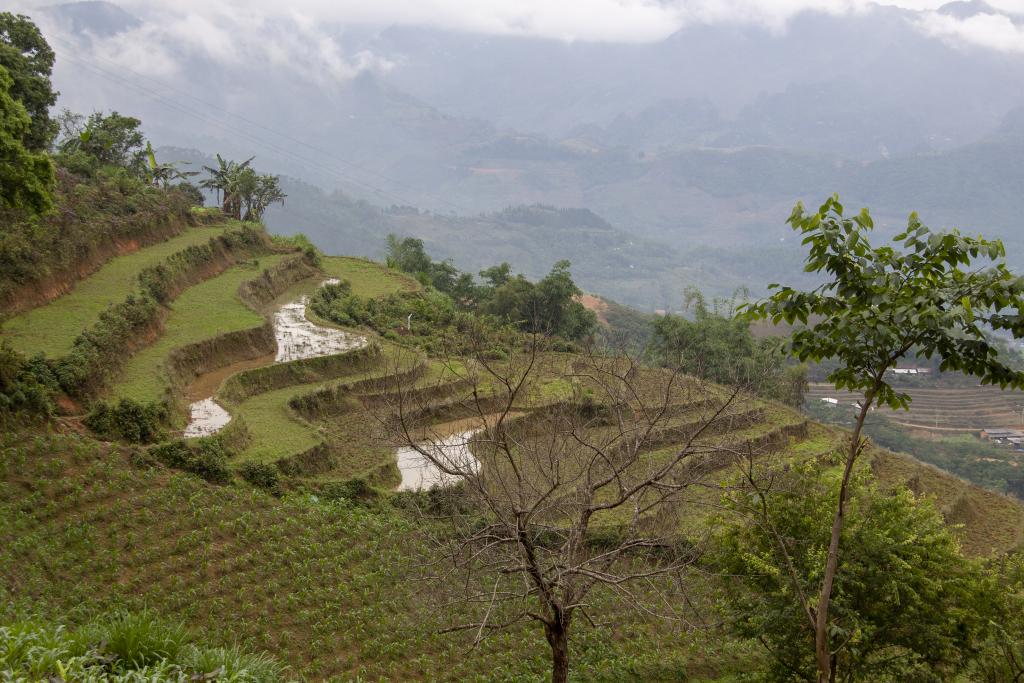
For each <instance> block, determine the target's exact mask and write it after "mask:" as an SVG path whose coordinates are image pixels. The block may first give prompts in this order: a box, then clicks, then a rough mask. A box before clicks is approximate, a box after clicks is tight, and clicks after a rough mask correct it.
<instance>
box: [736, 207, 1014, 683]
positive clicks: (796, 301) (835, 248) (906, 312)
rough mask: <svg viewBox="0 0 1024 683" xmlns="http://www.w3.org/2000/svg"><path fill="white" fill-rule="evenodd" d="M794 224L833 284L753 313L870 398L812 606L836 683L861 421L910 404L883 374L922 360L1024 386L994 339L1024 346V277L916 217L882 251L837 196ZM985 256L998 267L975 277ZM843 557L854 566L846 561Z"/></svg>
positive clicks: (774, 299)
mask: <svg viewBox="0 0 1024 683" xmlns="http://www.w3.org/2000/svg"><path fill="white" fill-rule="evenodd" d="M788 222H789V223H790V224H791V225H792V226H793V228H794V229H795V230H798V231H799V232H800V233H801V234H802V235H803V238H804V239H803V241H804V244H806V245H808V246H809V249H810V254H809V256H808V258H807V263H806V267H805V270H807V271H808V272H815V273H825V274H827V277H826V282H825V283H824V284H822V285H821V286H819V287H817V288H816V289H814V290H811V291H798V290H795V289H793V288H791V287H780V286H778V285H773V286H772V289H774V290H776V291H775V292H774V294H772V295H771V296H770V297H769V298H768V299H766V300H764V301H761V302H758V303H757V304H754V305H752V306H750V307H749V310H748V313H749V315H750V316H751V317H753V318H761V319H764V318H770V319H771V320H772V321H773V322H775V323H778V322H780V321H782V320H785V321H786V322H787V323H790V324H792V323H795V322H797V321H799V322H800V323H801V324H802V325H803V327H800V328H798V329H796V330H795V331H794V332H793V334H792V337H791V338H790V340H789V342H788V350H789V352H790V353H791V354H792V355H794V356H796V357H798V358H799V359H800V360H802V361H806V360H813V361H822V360H826V359H832V360H834V361H835V362H836V367H835V369H834V370H833V371H832V372H831V373H830V374H829V376H828V379H829V381H831V382H832V383H833V384H835V385H836V386H837V387H838V388H841V389H849V390H850V391H855V392H864V398H863V400H862V401H861V402H860V409H859V410H858V414H857V421H856V422H855V423H854V427H853V434H852V436H851V439H850V443H849V447H848V448H847V450H846V454H845V464H844V467H843V473H842V478H841V485H840V487H839V491H838V495H837V497H836V501H835V507H834V514H833V521H832V532H831V539H830V542H829V546H828V552H827V554H826V555H825V556H824V558H823V566H822V569H821V574H820V576H821V579H820V587H819V590H818V595H817V596H815V598H814V599H813V600H811V599H808V600H807V601H806V613H807V614H806V616H807V620H808V626H809V627H810V628H811V630H812V632H813V633H814V653H815V661H816V663H817V672H818V673H817V675H818V680H819V681H822V682H823V681H831V680H835V679H836V676H837V666H838V664H839V663H838V661H837V653H838V652H839V651H840V650H841V649H842V648H843V647H844V642H845V641H844V639H843V638H842V637H841V636H840V635H838V633H839V631H838V630H837V628H836V622H835V619H834V618H833V616H832V610H831V601H832V596H833V592H834V586H835V583H836V577H837V575H838V573H839V560H840V552H839V551H840V545H841V539H842V530H843V524H844V519H845V516H846V507H847V501H848V499H849V482H850V477H851V475H852V473H853V469H854V464H855V463H856V460H857V457H858V456H859V455H860V453H861V451H862V450H863V448H864V441H863V440H862V438H861V430H862V428H863V426H864V420H865V418H866V417H867V415H868V411H869V410H871V407H872V406H873V405H875V404H876V403H882V404H885V405H888V406H890V407H892V408H900V407H903V408H906V407H907V406H908V405H909V403H910V396H909V395H908V394H906V393H902V392H900V391H898V390H897V389H895V388H894V387H892V386H891V385H890V384H889V383H888V382H887V381H886V379H887V375H886V371H887V370H889V368H891V367H893V366H894V365H895V364H896V362H897V361H898V360H899V359H900V358H902V357H903V356H904V355H906V354H908V353H911V352H914V353H917V354H919V355H923V356H925V357H927V358H931V357H932V356H937V357H939V358H940V359H941V364H940V367H941V369H942V370H958V371H961V372H964V373H966V374H970V375H974V376H977V377H979V378H980V379H981V382H982V383H984V384H991V383H997V384H999V385H1000V386H1001V387H1004V388H1005V387H1007V386H1011V387H1014V388H1020V387H1024V373H1020V372H1017V371H1016V370H1014V369H1013V368H1011V367H1010V366H1008V365H1006V364H1005V363H1003V362H1002V360H1001V359H1000V358H999V357H998V352H997V350H996V348H995V347H994V346H993V345H992V344H991V343H990V342H989V340H988V336H987V335H986V329H994V330H1007V331H1009V332H1010V333H1011V334H1012V335H1013V336H1014V337H1020V336H1024V315H1022V314H1021V312H1020V311H1021V310H1024V297H1022V294H1024V279H1022V278H1020V277H1017V276H1015V275H1013V274H1012V273H1011V272H1010V271H1009V270H1008V269H1007V268H1006V265H1005V264H1004V263H1003V262H1002V261H1001V260H1000V259H1002V258H1003V257H1004V256H1005V250H1004V248H1003V245H1002V243H1001V242H999V241H989V240H985V239H983V238H981V237H978V238H973V237H965V236H963V235H961V234H960V233H959V232H957V231H955V230H954V231H951V232H945V233H932V232H931V231H930V230H929V229H928V228H927V227H925V226H924V225H922V224H921V222H920V220H919V219H918V217H917V215H916V214H911V215H910V219H909V221H908V224H907V229H906V230H905V231H904V232H902V233H900V234H899V235H896V237H895V238H894V244H893V246H883V247H877V248H876V247H873V246H871V244H870V242H869V241H868V233H869V232H870V230H871V229H872V227H873V223H872V220H871V216H870V215H869V214H868V211H867V209H863V210H861V212H860V213H859V214H858V215H856V216H854V217H852V218H847V217H845V216H844V215H843V206H842V204H840V203H839V198H838V196H835V195H834V196H832V197H830V198H829V199H828V200H827V201H826V202H825V203H824V204H823V205H822V206H821V207H820V208H819V209H818V211H817V212H816V213H807V212H805V210H804V207H803V205H802V204H797V205H796V207H795V208H794V209H793V213H792V214H791V215H790V217H789V219H788ZM901 243H902V249H900V244H901ZM978 258H983V259H988V260H990V261H992V262H993V265H990V266H987V267H978V268H973V269H968V267H969V266H970V265H971V262H972V260H975V259H978ZM809 321H810V322H809ZM844 557H846V560H845V561H846V562H850V561H852V558H851V557H849V554H845V555H844Z"/></svg>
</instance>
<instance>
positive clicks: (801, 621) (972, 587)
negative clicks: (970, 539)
mask: <svg viewBox="0 0 1024 683" xmlns="http://www.w3.org/2000/svg"><path fill="white" fill-rule="evenodd" d="M852 483H853V487H852V489H853V495H852V497H851V504H850V508H849V512H848V517H847V521H846V524H845V526H844V528H843V539H842V548H843V554H842V572H840V573H839V575H838V577H837V579H836V584H835V588H834V592H833V595H832V614H833V621H832V624H831V632H832V637H833V639H834V641H835V642H836V643H837V645H836V657H837V664H838V666H837V670H838V672H839V680H843V681H853V680H871V681H883V680H888V681H908V680H950V679H952V678H953V677H954V676H955V674H956V673H957V672H958V671H961V670H962V669H963V668H964V667H965V665H966V664H967V663H968V661H969V657H970V653H971V652H972V650H973V649H974V648H976V647H977V646H978V644H979V640H980V639H981V638H982V637H983V634H984V632H985V628H986V626H985V624H986V619H987V608H986V607H985V606H984V602H985V601H984V598H983V597H982V594H983V593H984V592H986V591H987V589H989V588H990V587H989V586H988V585H986V584H985V580H984V577H983V575H982V573H981V572H980V570H979V569H978V567H976V566H975V565H974V564H972V563H971V562H970V561H968V560H966V559H965V558H964V557H963V556H962V554H961V552H960V549H959V547H958V545H957V542H956V540H955V539H954V537H953V535H952V533H951V531H950V530H949V528H948V527H947V526H946V525H945V522H944V521H943V519H942V516H941V515H940V514H939V513H938V511H936V510H935V508H934V506H933V505H932V504H931V502H930V501H928V500H918V499H915V498H914V495H913V494H912V493H911V492H910V491H908V490H906V489H901V490H897V491H895V492H887V491H884V490H882V489H881V488H880V487H879V486H878V485H877V484H876V483H873V482H872V481H871V480H870V475H869V473H867V472H864V473H862V474H860V475H858V476H856V477H855V479H854V481H853V482H852ZM838 486H839V482H838V480H837V479H836V478H835V477H823V476H821V472H820V470H818V469H817V466H816V464H814V463H809V464H802V465H799V466H797V467H795V468H793V469H791V470H789V471H788V472H786V473H785V474H784V475H781V476H779V475H776V478H775V480H774V483H773V487H772V489H771V490H768V491H766V492H765V491H761V492H755V491H752V490H749V489H747V490H743V489H737V490H734V491H733V492H731V493H729V494H727V495H726V496H725V497H724V500H723V502H724V504H725V505H726V507H727V509H730V510H732V511H735V512H739V513H740V514H741V519H742V520H744V521H738V522H732V523H728V524H727V526H726V527H725V531H724V533H722V534H721V537H720V545H719V548H718V550H717V551H716V553H717V560H718V561H719V562H720V568H721V570H722V571H723V572H724V573H726V574H730V575H735V576H737V577H738V579H737V581H738V582H739V583H741V584H743V585H742V586H737V587H735V588H734V589H733V590H727V591H726V592H725V597H726V601H727V604H728V606H729V613H730V615H731V621H730V625H731V628H732V629H733V630H734V631H735V632H736V633H737V634H738V635H740V636H742V637H746V638H756V639H758V640H759V641H760V642H761V643H762V644H763V645H764V646H765V647H766V648H767V650H768V651H769V653H770V654H771V656H772V663H771V666H770V668H769V669H768V671H767V672H766V675H767V678H768V679H769V680H779V681H782V680H793V679H794V678H798V679H808V680H810V679H813V678H814V674H815V666H816V664H815V659H814V656H813V654H814V647H813V645H814V630H813V629H812V628H811V626H810V624H809V622H808V618H807V615H806V613H805V612H804V610H803V609H802V607H801V606H800V604H799V602H798V601H796V600H794V596H793V594H794V592H802V593H804V594H813V593H814V592H816V590H817V587H818V585H819V583H820V581H821V571H822V559H823V557H824V555H825V553H826V550H827V548H828V545H829V531H830V527H831V525H832V514H833V506H834V500H835V498H836V496H837V494H838ZM762 496H763V497H762Z"/></svg>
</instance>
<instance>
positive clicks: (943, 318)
mask: <svg viewBox="0 0 1024 683" xmlns="http://www.w3.org/2000/svg"><path fill="white" fill-rule="evenodd" d="M788 222H789V223H790V224H791V225H792V226H793V228H794V229H795V230H798V231H800V233H801V234H802V235H803V236H804V244H807V245H809V247H810V255H809V257H808V260H807V264H806V267H805V269H806V270H807V271H808V272H816V273H820V272H822V271H824V272H826V273H827V274H828V276H829V278H830V279H829V280H828V281H827V282H826V283H825V284H823V285H821V286H820V287H818V288H816V289H814V290H812V291H807V292H803V291H797V290H795V289H792V288H791V287H780V286H779V285H772V286H771V288H772V289H774V290H776V291H775V293H774V294H773V295H772V296H771V297H770V298H768V299H767V300H765V301H762V302H759V303H757V304H755V305H752V306H750V307H748V309H747V312H748V314H749V315H750V316H751V317H754V318H762V319H763V318H770V319H771V320H772V322H773V323H779V322H780V321H783V320H785V321H786V322H787V323H789V324H793V323H794V322H797V321H799V322H800V323H802V324H803V325H804V326H805V327H801V328H798V329H796V330H795V331H794V332H793V335H792V338H791V340H790V342H789V350H790V352H791V353H792V354H793V355H794V356H797V357H798V358H800V360H802V361H806V360H813V361H820V360H823V359H829V358H834V359H838V360H839V361H840V364H839V366H838V367H837V368H836V369H835V370H833V371H832V372H831V373H830V374H829V376H828V380H829V381H830V382H832V383H833V384H835V386H836V387H837V388H839V389H849V390H850V391H871V392H872V394H873V398H876V399H877V400H878V401H879V402H881V403H885V404H887V405H889V406H890V407H892V408H899V407H906V406H907V404H908V403H909V401H910V398H909V396H907V395H906V394H904V393H900V392H899V391H897V390H896V389H894V388H893V387H892V386H891V385H890V384H889V383H888V382H887V381H886V380H885V370H887V369H888V368H890V367H892V366H894V364H895V363H896V361H897V360H898V359H900V358H902V357H903V355H904V354H906V353H907V352H909V351H911V350H914V351H915V352H916V353H917V354H918V355H923V356H925V357H926V358H931V357H932V356H938V357H940V358H941V359H942V361H941V364H940V369H941V370H959V371H962V372H965V373H967V374H971V375H975V376H976V377H978V378H979V379H980V380H981V382H982V383H983V384H999V386H1001V387H1003V388H1006V387H1007V386H1012V387H1014V388H1020V387H1024V373H1019V372H1017V371H1015V370H1013V369H1012V368H1011V367H1008V366H1007V365H1005V364H1004V363H1002V362H1001V360H1000V359H999V358H998V351H997V349H996V347H995V346H994V345H993V344H992V343H991V342H990V341H989V339H988V336H987V334H986V329H987V328H991V329H995V330H1007V331H1009V332H1010V333H1012V334H1013V335H1014V336H1015V337H1018V336H1024V315H1021V314H1019V313H1017V311H1018V310H1020V309H1022V308H1024V296H1022V295H1024V278H1020V277H1018V276H1015V275H1013V274H1012V273H1011V272H1010V271H1009V270H1008V269H1007V268H1006V265H1005V264H1004V263H1002V262H1001V261H999V259H1001V258H1002V257H1004V256H1005V250H1004V248H1003V245H1002V243H1001V242H999V241H998V240H996V241H991V240H986V239H983V238H980V237H979V238H973V237H965V236H963V235H961V234H960V233H959V232H958V231H956V230H954V231H951V232H947V233H932V232H931V231H930V230H929V229H928V228H927V227H925V226H924V225H922V224H921V221H920V220H919V219H918V217H917V214H911V216H910V219H909V221H908V223H907V229H906V230H905V231H904V232H902V233H900V234H898V235H896V236H895V237H894V238H893V240H894V242H897V243H902V245H903V247H904V251H899V250H898V249H897V248H894V247H890V246H884V247H878V248H875V247H872V246H871V244H870V242H869V241H868V239H867V233H868V231H870V230H871V229H872V227H873V225H874V224H873V222H872V220H871V216H870V215H869V214H868V211H867V209H863V210H861V212H860V213H859V214H858V215H856V216H854V217H853V218H846V217H844V215H843V206H842V204H840V203H839V198H838V197H837V196H833V197H830V198H829V199H828V200H826V202H825V203H824V204H823V205H822V206H821V208H819V209H818V211H817V213H811V214H807V213H805V211H804V207H803V205H802V204H797V205H796V207H795V208H794V209H793V213H792V215H791V216H790V217H789V220H788ZM978 258H987V259H989V260H991V261H994V262H996V263H995V264H994V265H992V266H988V267H983V268H977V269H975V270H972V271H967V270H966V267H967V266H970V264H971V262H972V260H974V259H978ZM809 320H810V321H812V322H811V323H810V324H809V323H808V321H809ZM869 400H870V399H869Z"/></svg>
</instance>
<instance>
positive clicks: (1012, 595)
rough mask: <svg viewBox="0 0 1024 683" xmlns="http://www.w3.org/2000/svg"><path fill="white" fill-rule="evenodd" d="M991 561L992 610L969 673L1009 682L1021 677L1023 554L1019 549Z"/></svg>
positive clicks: (1023, 659)
mask: <svg viewBox="0 0 1024 683" xmlns="http://www.w3.org/2000/svg"><path fill="white" fill-rule="evenodd" d="M993 565H994V567H993V568H992V573H993V575H994V579H995V581H994V584H995V585H993V586H992V589H991V592H990V594H989V597H990V598H991V599H992V600H993V602H994V603H995V604H994V609H993V612H994V614H993V616H992V620H991V622H990V625H989V626H990V628H989V632H988V638H987V639H986V641H985V642H984V643H983V645H982V648H981V651H980V652H979V654H978V656H977V657H976V659H975V661H974V663H973V666H972V674H974V678H976V679H977V680H984V681H992V682H993V683H1011V682H1014V681H1020V680H1021V679H1022V678H1024V556H1022V555H1021V554H1020V553H1019V552H1018V553H1015V554H1013V555H1011V556H1009V557H1007V558H1000V559H998V560H996V561H994V562H993Z"/></svg>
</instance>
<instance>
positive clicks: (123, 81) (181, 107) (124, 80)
mask: <svg viewBox="0 0 1024 683" xmlns="http://www.w3.org/2000/svg"><path fill="white" fill-rule="evenodd" d="M54 41H55V42H58V43H61V44H63V45H64V46H65V47H66V48H67V49H68V51H69V52H70V53H69V52H64V51H62V52H63V54H61V57H62V58H66V59H68V60H69V61H71V62H73V63H74V64H77V65H79V66H80V67H82V68H85V69H87V70H89V71H92V72H93V73H95V74H97V75H98V76H100V77H101V78H104V79H107V80H109V81H111V82H115V83H117V84H120V85H126V86H128V87H130V88H133V89H134V90H136V91H138V92H140V93H142V94H144V95H146V96H147V97H150V98H151V99H153V100H156V101H157V102H159V103H160V104H162V105H163V106H165V107H167V108H169V109H172V110H174V111H178V112H180V113H183V114H186V115H188V116H192V117H195V118H197V119H199V120H201V121H203V122H205V123H208V124H211V125H214V126H217V127H219V128H221V129H223V130H225V131H227V132H229V133H231V134H233V135H236V136H239V137H242V138H244V139H245V140H247V141H248V142H251V143H253V144H256V145H259V146H262V147H264V148H266V149H269V150H271V151H272V152H274V153H276V154H280V155H283V156H285V157H287V158H289V160H291V161H297V162H299V163H301V164H305V165H308V166H312V167H314V168H317V169H319V170H321V171H323V172H325V173H327V174H328V175H329V176H332V177H334V178H335V179H336V180H341V181H343V182H348V183H351V184H354V185H357V186H360V187H362V188H364V189H368V190H370V191H372V192H374V193H376V194H378V195H383V196H386V197H390V198H391V199H392V200H393V201H397V203H399V204H409V205H416V204H417V203H418V202H415V201H411V200H409V199H406V198H404V197H403V196H401V195H399V194H397V193H395V192H392V191H390V190H385V189H383V188H381V187H378V186H377V185H373V184H371V183H368V182H366V181H364V180H360V179H358V178H354V177H352V176H350V175H346V174H344V173H342V172H340V171H339V170H338V169H337V168H334V167H332V166H328V165H326V164H324V163H323V162H321V161H319V160H317V159H311V158H309V157H306V156H304V155H302V154H300V153H298V152H295V151H294V150H292V149H289V148H285V147H281V146H279V145H278V144H276V143H275V142H271V141H268V140H266V139H264V138H262V137H260V136H259V135H256V134H254V133H253V132H251V131H248V130H244V129H240V128H238V127H237V126H233V125H231V124H230V123H228V122H225V121H223V120H220V119H218V118H214V117H213V116H211V115H207V114H206V113H204V112H201V111H198V110H197V109H195V108H193V107H190V106H188V105H185V104H183V103H181V102H178V101H176V100H173V99H169V98H167V97H165V96H164V95H163V94H162V93H161V92H159V91H156V90H153V89H151V88H149V87H146V86H145V85H142V84H139V83H137V82H134V81H132V80H131V79H130V78H128V77H126V76H124V75H122V74H120V73H115V72H111V71H109V70H107V69H104V68H103V67H101V66H98V65H97V64H95V63H92V61H85V60H84V59H81V58H79V57H77V56H76V55H75V54H74V49H75V46H74V45H73V44H71V43H70V42H69V41H66V40H64V39H61V38H54ZM90 59H93V60H98V61H107V60H103V59H102V58H95V57H90ZM108 63H110V64H113V63H112V62H109V61H108ZM117 68H118V70H123V71H127V72H129V73H131V74H133V75H134V76H135V77H136V78H138V79H140V80H144V81H150V82H152V83H153V84H155V86H156V87H161V86H162V87H164V88H165V89H167V90H173V91H174V92H176V93H179V94H181V95H183V96H185V97H188V98H189V99H191V100H193V101H195V102H198V103H200V104H202V105H203V106H205V107H209V108H211V109H216V110H219V111H220V112H223V113H224V114H227V115H228V116H231V117H233V118H235V119H238V120H239V121H243V122H244V123H246V124H248V125H250V126H254V127H256V128H259V129H262V130H264V131H267V132H269V133H271V134H273V135H276V136H279V137H280V138H283V139H284V140H287V141H290V142H292V143H294V144H297V145H301V146H303V147H306V148H309V149H311V150H314V151H317V152H318V153H320V154H321V155H322V156H327V157H329V158H330V159H333V160H334V161H336V162H338V163H340V164H343V165H345V166H348V167H350V168H352V169H355V170H357V171H360V172H362V173H366V174H368V175H372V176H376V177H377V178H380V179H382V180H385V181H387V182H388V183H391V184H394V185H402V186H404V187H406V188H407V189H409V190H411V191H413V192H417V193H418V194H420V195H423V196H425V197H427V198H429V199H431V200H433V201H434V202H436V203H438V204H445V205H447V206H450V207H452V208H454V209H457V210H458V211H459V212H461V213H464V214H467V213H471V212H470V211H469V210H468V209H466V208H465V207H462V206H460V205H458V204H455V203H454V202H451V201H449V200H446V199H443V198H440V197H436V196H433V195H431V194H429V193H425V192H421V191H418V190H416V189H415V188H413V187H411V186H409V185H407V184H405V183H402V182H401V181H398V180H395V179H393V178H389V177H388V176H386V175H383V174H381V173H378V172H376V171H373V170H371V169H366V168H363V167H361V166H359V165H357V164H354V163H352V162H349V161H346V160H344V159H341V158H340V157H337V156H335V155H333V154H330V153H327V152H323V151H322V150H320V149H319V148H317V147H315V146H314V145H312V144H310V143H307V142H304V141H302V140H299V139H297V138H294V137H292V136H291V135H288V134H287V133H282V132H281V131H278V130H276V129H274V128H271V127H269V126H266V125H264V124H261V123H259V122H257V121H253V120H252V119H249V118H247V117H245V116H242V115H240V114H235V113H234V112H231V111H229V110H227V109H224V108H223V107H220V106H218V105H216V104H213V103H210V102H206V101H205V100H202V99H200V98H198V97H195V96H194V95H192V94H190V93H187V92H185V91H183V90H181V89H179V88H175V87H173V86H171V85H167V84H163V83H159V82H157V81H155V80H154V79H150V78H147V77H146V76H143V75H141V74H139V73H137V72H135V71H132V70H131V69H127V68H124V67H120V66H117Z"/></svg>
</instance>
